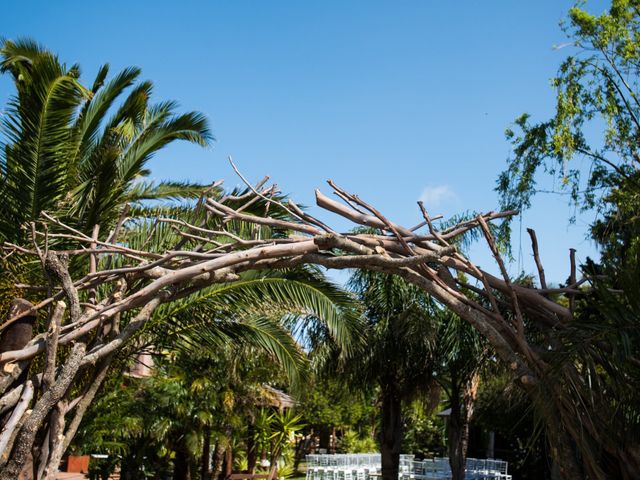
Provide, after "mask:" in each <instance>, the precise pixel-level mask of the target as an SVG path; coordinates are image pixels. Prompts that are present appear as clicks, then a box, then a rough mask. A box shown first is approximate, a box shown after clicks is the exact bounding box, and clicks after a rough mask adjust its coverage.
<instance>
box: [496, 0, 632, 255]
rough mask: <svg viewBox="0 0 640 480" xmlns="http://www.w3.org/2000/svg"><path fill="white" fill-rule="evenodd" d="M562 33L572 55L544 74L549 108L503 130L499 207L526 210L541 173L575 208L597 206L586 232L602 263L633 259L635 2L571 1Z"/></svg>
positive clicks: (621, 0) (536, 189)
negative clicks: (597, 4)
mask: <svg viewBox="0 0 640 480" xmlns="http://www.w3.org/2000/svg"><path fill="white" fill-rule="evenodd" d="M565 31H566V33H567V35H568V36H569V37H570V39H571V43H570V44H569V45H568V48H571V49H572V53H571V54H570V55H569V56H568V57H567V58H566V59H565V60H564V61H563V62H562V64H561V66H560V69H559V70H558V74H557V76H556V77H555V78H554V79H553V80H552V85H553V87H554V88H555V89H556V109H555V114H554V116H553V117H552V118H551V119H549V120H546V121H543V122H540V123H532V122H531V120H530V117H529V115H527V114H525V115H522V116H521V117H519V118H518V119H517V120H516V122H515V128H513V129H509V130H507V138H509V139H510V140H511V141H512V143H513V158H511V159H510V160H509V165H508V168H507V170H505V171H504V172H503V173H502V174H501V175H500V178H499V180H498V186H497V190H498V191H499V192H500V194H501V196H502V206H503V207H504V208H516V209H523V208H528V207H529V206H530V205H531V200H532V197H533V195H534V194H535V193H536V192H537V191H538V183H539V182H540V181H541V179H542V177H541V175H540V174H539V173H540V172H541V171H544V172H545V173H546V174H548V175H549V176H552V177H553V178H554V179H555V182H554V184H555V185H556V187H555V188H556V190H557V191H559V192H563V193H565V194H567V195H569V197H570V198H571V200H572V201H573V202H574V203H575V204H576V205H577V206H578V207H579V208H581V209H592V208H596V210H597V211H598V212H599V214H600V216H599V219H598V220H597V221H596V222H595V223H594V224H593V234H594V238H595V239H596V240H597V241H598V242H600V244H601V245H602V246H603V247H604V256H603V259H604V260H605V261H607V262H608V263H611V264H620V263H621V262H624V261H627V260H633V261H636V260H637V256H638V241H637V239H638V233H640V230H639V229H638V228H639V227H638V222H637V217H638V215H637V212H638V211H639V210H638V207H639V206H640V203H639V201H638V198H639V196H638V194H639V193H640V174H639V173H638V165H639V162H640V154H639V150H638V138H640V97H639V96H638V93H639V92H638V86H639V85H638V80H639V79H640V14H639V4H638V2H637V1H635V0H613V1H612V3H611V6H610V8H609V10H608V12H606V13H604V14H602V15H599V16H598V15H592V14H590V13H588V12H587V11H586V10H585V9H583V8H581V7H580V6H576V7H574V8H572V9H571V10H570V11H569V18H568V21H567V23H566V24H565ZM556 182H557V183H556ZM543 188H544V187H543Z"/></svg>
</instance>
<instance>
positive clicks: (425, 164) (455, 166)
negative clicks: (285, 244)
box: [0, 0, 606, 282]
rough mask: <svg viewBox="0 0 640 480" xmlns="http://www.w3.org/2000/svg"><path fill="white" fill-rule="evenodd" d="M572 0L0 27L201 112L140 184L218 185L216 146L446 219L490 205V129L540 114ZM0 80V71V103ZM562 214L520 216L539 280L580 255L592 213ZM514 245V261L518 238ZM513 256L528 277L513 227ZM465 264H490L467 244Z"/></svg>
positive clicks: (31, 9) (384, 206) (65, 18)
mask: <svg viewBox="0 0 640 480" xmlns="http://www.w3.org/2000/svg"><path fill="white" fill-rule="evenodd" d="M573 3H574V2H572V1H568V0H538V1H528V2H524V1H512V0H491V1H485V2H478V1H472V0H468V1H457V2H455V1H451V2H435V1H427V0H423V1H402V2H398V1H390V0H389V1H385V2H382V1H372V0H367V1H365V0H362V1H337V0H336V1H326V0H325V1H316V2H309V1H305V2H300V1H268V2H267V1H264V2H257V1H240V0H235V1H230V0H229V1H180V2H178V1H171V2H169V1H162V0H155V1H133V0H129V1H127V2H124V1H109V2H86V1H76V2H71V1H55V2H54V1H28V0H23V1H20V2H18V1H13V2H7V3H6V4H4V5H3V9H2V11H3V14H2V16H1V17H0V35H2V36H4V37H6V38H16V37H19V36H30V37H32V38H34V39H36V40H37V41H39V42H41V43H43V44H45V45H46V46H48V47H49V48H50V49H52V50H54V51H56V52H57V53H58V54H59V55H60V57H61V58H62V59H63V60H64V61H66V62H68V63H74V62H78V63H80V64H81V66H82V69H83V77H84V78H85V79H86V81H87V83H89V81H90V80H91V79H92V77H93V75H94V74H95V72H96V70H97V68H98V66H99V65H100V64H102V63H105V62H108V63H110V64H111V65H112V68H113V70H112V71H114V72H115V71H116V70H117V69H120V68H123V67H125V66H129V65H137V66H139V67H141V68H142V70H143V75H144V77H145V78H149V79H151V80H153V81H154V83H155V86H156V88H155V94H156V99H157V100H166V99H175V100H178V101H179V102H180V104H181V105H182V107H183V108H184V109H185V110H187V109H188V110H200V111H202V112H204V113H205V114H206V115H207V116H208V117H209V118H210V120H211V124H212V127H213V131H214V134H215V136H216V139H217V141H216V143H215V145H214V147H213V148H212V149H211V150H202V149H198V148H196V147H193V146H188V145H179V146H175V147H172V148H170V149H168V150H167V151H166V152H163V154H162V155H159V156H158V157H156V158H155V159H154V160H153V161H152V163H151V168H152V171H153V177H154V178H157V179H168V178H171V179H191V180H198V181H203V182H204V181H210V180H214V179H218V178H225V179H226V185H228V186H233V185H235V184H237V183H239V182H238V180H237V178H235V177H234V174H233V172H232V170H231V169H230V167H229V165H228V164H227V163H226V158H227V156H229V155H232V156H233V157H234V159H235V161H236V162H237V163H238V165H239V166H240V168H241V170H243V172H244V173H245V174H246V175H247V176H248V177H249V178H251V179H254V180H257V179H259V178H262V176H264V175H266V174H268V175H270V176H271V177H272V178H273V179H274V180H275V181H276V182H277V183H278V184H279V185H280V186H281V187H282V190H283V191H285V192H286V193H290V194H291V195H292V196H293V197H294V198H295V199H296V200H298V201H299V203H303V204H306V205H311V204H312V203H313V189H314V188H316V187H321V188H322V189H323V190H324V191H325V192H327V191H328V188H327V187H326V186H325V184H324V181H325V180H326V179H327V178H332V179H334V180H335V181H336V182H337V183H338V184H340V185H342V186H344V187H346V188H347V189H349V190H351V191H353V192H356V193H358V194H359V195H360V196H361V197H362V198H364V199H365V200H367V201H369V202H371V203H373V204H374V205H376V206H377V207H379V209H380V210H382V211H383V213H385V214H386V215H387V216H389V217H390V218H392V219H394V220H395V221H397V222H398V223H402V224H406V225H409V224H410V225H413V224H415V223H417V222H418V221H419V220H420V215H419V212H418V210H417V208H416V203H415V202H416V200H417V199H418V198H420V197H423V198H424V199H425V200H426V204H427V207H428V208H429V209H430V211H431V212H433V213H443V214H445V215H450V214H454V213H457V212H461V211H464V210H491V209H496V208H497V206H498V198H497V195H496V194H495V192H494V191H493V189H494V186H495V179H496V178H497V175H498V174H499V172H500V171H501V170H502V169H503V168H504V166H505V162H506V159H507V157H508V156H509V144H508V143H507V142H506V141H505V139H504V130H505V128H506V127H507V126H509V124H510V123H511V122H512V121H513V119H514V118H515V117H516V116H518V115H519V114H520V113H522V112H524V111H527V112H529V113H531V114H532V115H533V117H534V119H539V120H542V119H546V118H547V117H548V116H549V115H550V114H551V112H552V109H553V90H552V89H551V88H550V86H549V79H550V78H551V77H552V76H553V75H554V74H555V72H556V69H557V67H558V65H559V63H560V61H561V60H562V59H563V58H564V56H565V55H566V54H567V53H568V52H566V51H565V50H559V51H557V50H554V49H553V48H552V47H553V45H557V44H561V43H563V42H564V41H565V40H566V39H565V37H564V34H563V33H562V31H561V29H560V28H559V22H560V20H561V19H562V18H564V16H565V14H566V12H567V10H568V8H569V7H571V5H572V4H573ZM605 7H606V2H603V1H591V2H589V3H588V8H589V9H590V10H591V11H593V12H597V13H600V12H602V11H603V9H604V8H605ZM10 88H11V84H10V82H9V81H8V79H6V78H0V101H2V103H3V104H4V102H5V100H6V98H7V96H8V95H9V94H10ZM572 213H573V211H572V210H571V209H570V208H569V206H568V205H567V203H566V199H565V198H563V197H559V196H554V195H547V196H542V195H540V196H538V197H537V199H536V201H535V208H534V209H532V210H531V211H528V212H526V213H525V214H524V215H523V216H522V226H523V231H524V228H525V227H533V228H535V229H536V230H537V232H538V236H539V238H540V246H541V254H542V257H543V261H544V263H545V266H546V270H547V277H548V278H549V279H550V280H552V281H555V282H558V281H563V280H564V279H565V278H566V276H567V273H568V249H569V247H575V248H577V249H578V258H579V259H582V260H584V259H585V258H586V256H587V255H591V256H593V255H595V250H594V246H593V245H592V244H591V243H590V242H589V241H587V240H585V235H586V227H587V225H588V224H589V222H590V221H591V220H592V218H593V215H592V214H591V215H589V214H587V215H583V216H578V221H577V223H576V224H575V225H569V223H568V218H569V216H570V215H571V214H572ZM334 224H336V223H335V222H334ZM337 225H339V226H342V227H343V228H346V227H347V225H345V224H343V223H340V222H338V223H337ZM516 230H517V228H516ZM513 240H514V253H515V254H516V257H518V252H519V250H520V237H519V235H518V232H517V231H516V234H515V236H514V239H513ZM522 252H523V255H522V258H521V262H522V266H523V267H524V269H525V270H527V271H533V264H532V262H531V258H530V257H531V256H530V249H529V243H528V237H526V233H525V234H524V235H523V237H522ZM472 258H474V259H475V260H476V261H477V263H480V264H481V265H482V266H485V267H488V266H489V265H490V264H491V263H492V262H491V260H490V258H489V256H488V255H487V253H486V251H485V248H484V247H483V246H477V247H475V248H474V249H473V251H472ZM517 263H518V262H516V264H515V265H513V266H512V270H511V271H512V272H514V273H515V272H516V271H517V268H518V264H517Z"/></svg>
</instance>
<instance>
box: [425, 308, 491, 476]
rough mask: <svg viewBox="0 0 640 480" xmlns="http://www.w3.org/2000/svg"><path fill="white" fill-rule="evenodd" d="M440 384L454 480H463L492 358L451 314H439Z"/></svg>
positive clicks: (476, 336) (475, 334) (478, 338)
mask: <svg viewBox="0 0 640 480" xmlns="http://www.w3.org/2000/svg"><path fill="white" fill-rule="evenodd" d="M440 316H441V320H442V324H441V330H440V332H439V335H438V337H439V341H438V350H439V351H438V355H437V356H438V358H439V359H441V362H442V363H441V367H440V372H439V375H438V383H439V384H440V385H441V386H442V388H443V389H444V391H445V392H446V394H447V397H448V400H449V406H450V408H451V413H450V415H449V425H448V427H449V428H448V435H447V436H448V442H447V443H448V450H449V463H450V465H451V472H452V478H453V480H464V476H465V463H466V456H467V445H468V441H469V423H470V421H471V417H472V416H473V411H474V406H475V400H476V397H477V393H478V385H479V381H480V371H481V369H482V368H483V367H484V365H485V362H486V360H487V359H488V358H489V355H488V351H489V350H488V348H487V346H486V342H484V341H483V339H482V337H481V336H480V334H479V333H478V332H477V331H476V330H475V329H474V328H473V327H472V326H471V325H469V324H468V323H467V322H465V321H464V320H462V319H461V318H459V317H458V316H457V315H455V314H453V313H451V312H450V311H448V310H442V311H441V313H440Z"/></svg>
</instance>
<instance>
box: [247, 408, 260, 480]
mask: <svg viewBox="0 0 640 480" xmlns="http://www.w3.org/2000/svg"><path fill="white" fill-rule="evenodd" d="M255 433H256V428H255V425H254V423H253V418H252V419H250V420H249V426H248V428H247V472H248V473H251V474H253V473H255V471H256V464H257V463H258V452H257V451H256V441H255V438H254V436H255Z"/></svg>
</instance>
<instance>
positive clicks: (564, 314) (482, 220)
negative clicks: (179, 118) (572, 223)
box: [0, 181, 628, 480]
mask: <svg viewBox="0 0 640 480" xmlns="http://www.w3.org/2000/svg"><path fill="white" fill-rule="evenodd" d="M264 184H265V182H264V181H262V182H260V184H259V185H257V186H255V187H251V188H250V190H249V192H248V193H247V194H245V195H242V196H241V197H240V196H237V197H231V196H227V197H223V198H221V199H215V198H208V199H206V200H205V201H203V202H202V203H201V204H200V205H199V207H198V208H205V209H206V211H207V216H206V218H207V219H209V220H212V219H215V221H210V222H207V221H205V222H203V223H201V224H198V225H192V224H189V223H187V222H185V221H183V220H176V219H170V218H166V219H165V218H159V219H157V222H160V223H168V224H171V226H172V227H173V228H174V229H175V230H176V231H177V232H178V233H179V234H180V236H181V238H182V240H181V241H180V242H178V244H177V245H176V246H175V248H174V249H172V250H167V251H164V252H151V251H145V250H136V249H134V248H131V247H130V246H127V245H125V244H122V243H118V242H117V241H116V239H115V238H114V235H113V234H111V235H107V236H105V237H104V240H101V239H100V238H99V236H98V233H99V229H97V228H96V229H95V230H94V234H93V235H92V236H87V235H85V234H83V233H81V232H79V231H76V230H74V229H73V228H71V227H68V226H66V225H64V224H62V223H61V222H60V221H58V220H57V219H55V218H51V217H49V216H47V215H46V214H43V223H42V227H43V228H40V231H36V229H35V228H34V238H35V239H36V242H35V244H34V247H33V248H32V249H31V248H25V247H23V246H16V245H4V250H5V253H6V254H12V255H16V256H33V257H34V258H39V259H40V261H41V263H42V265H43V268H44V270H45V273H46V276H47V278H49V280H50V282H51V284H52V285H53V290H51V292H52V295H51V296H50V297H48V298H46V299H44V300H41V301H39V302H38V303H37V304H35V305H33V306H32V307H31V308H26V309H25V308H24V306H23V308H22V309H21V310H20V312H19V313H17V314H14V315H12V316H11V318H8V319H6V320H5V321H4V323H3V324H2V325H0V331H2V335H3V337H6V336H10V332H11V329H12V328H14V327H15V326H16V325H19V324H20V323H21V319H23V318H25V317H28V316H31V317H33V316H34V315H36V314H39V313H40V312H49V313H48V320H47V329H46V331H45V332H43V333H41V334H38V335H36V336H35V337H33V338H31V339H30V340H28V342H26V344H24V345H23V346H22V347H21V348H18V349H13V350H6V351H2V353H0V366H1V367H2V371H3V372H4V376H3V377H1V378H0V411H1V412H2V417H1V419H2V421H3V430H2V432H1V433H0V447H2V451H1V452H0V464H1V465H2V468H1V471H0V479H7V480H8V479H14V478H17V477H18V474H20V472H21V471H23V470H24V469H25V468H27V467H26V466H28V465H31V464H33V465H34V466H33V467H28V468H32V469H33V472H35V474H34V476H37V477H38V478H53V477H52V475H54V473H55V470H56V469H55V467H56V466H57V462H58V461H59V459H60V457H61V456H62V454H63V451H64V449H65V448H67V447H68V445H69V443H70V441H71V439H72V438H73V435H74V434H75V432H76V430H77V428H78V425H79V423H80V420H81V419H82V416H83V414H84V412H85V411H86V409H87V408H88V406H89V405H90V403H91V401H92V399H93V398H94V396H95V395H96V393H97V391H98V390H99V387H100V384H101V383H102V381H103V380H104V378H105V375H106V372H107V371H108V369H109V365H110V364H111V361H112V359H113V358H114V356H115V355H116V354H117V353H118V351H119V350H120V349H122V348H123V346H124V345H125V344H126V343H127V341H129V340H130V339H131V338H132V337H134V335H136V334H137V333H138V332H139V330H140V329H141V328H142V327H143V326H144V325H145V324H146V323H147V322H148V321H149V319H150V318H151V317H152V315H153V314H154V311H155V310H156V309H157V308H158V307H159V306H160V305H162V304H164V303H168V302H172V301H174V300H177V299H181V298H184V297H187V296H189V295H191V294H193V293H195V292H197V291H199V290H201V289H202V288H205V287H207V286H210V285H212V284H215V283H225V282H233V281H234V280H236V279H238V276H239V275H240V274H241V273H242V272H245V271H249V270H257V269H260V270H264V269H279V268H288V267H293V266H296V265H300V264H316V265H321V266H324V267H327V268H336V269H344V268H362V269H368V270H374V271H377V272H384V273H389V274H395V275H399V276H401V277H403V278H404V279H406V280H407V281H409V282H411V283H413V284H415V285H417V286H419V287H420V288H422V289H424V290H425V291H426V292H428V293H429V294H430V295H432V296H433V297H434V298H436V299H437V300H438V301H439V302H440V303H441V304H442V305H443V306H444V307H446V308H449V309H451V310H452V311H453V312H455V313H456V314H458V315H459V316H460V317H461V318H463V319H464V320H466V321H468V322H469V323H470V324H471V325H473V326H474V328H476V329H477V330H478V331H479V332H481V333H482V334H483V335H484V336H485V337H486V338H487V340H488V341H489V342H490V344H491V345H492V347H493V349H494V350H495V352H496V355H497V356H498V357H499V358H500V359H501V360H502V361H504V362H505V363H506V364H507V365H509V367H510V369H511V370H512V371H513V373H514V378H515V379H516V382H517V383H518V384H519V385H520V386H521V387H522V388H524V389H525V390H526V391H527V392H528V393H529V394H530V395H531V397H532V398H533V399H534V401H536V402H539V403H540V404H541V405H544V409H546V410H545V413H546V415H547V420H548V422H547V423H548V426H549V429H550V431H551V434H552V436H555V437H556V444H555V445H556V452H555V453H556V457H557V458H558V460H559V461H560V462H562V464H563V465H564V466H565V467H564V468H565V470H566V472H565V473H566V474H567V475H572V474H574V473H575V470H576V469H578V468H583V467H582V466H580V465H578V458H577V457H576V455H575V448H574V447H575V446H576V445H577V446H578V448H579V449H582V450H581V452H582V454H583V458H584V457H586V456H588V455H585V453H586V452H588V450H585V449H588V448H589V446H590V445H591V443H592V442H594V441H598V440H599V437H598V435H599V431H598V424H597V420H592V418H593V417H590V418H589V419H587V420H584V419H583V423H578V422H577V421H576V419H575V418H574V421H573V422H571V421H569V419H570V418H572V416H573V415H575V409H576V405H575V403H576V399H575V398H571V397H568V396H567V395H566V392H565V391H564V390H563V385H562V382H558V385H557V389H555V390H554V387H553V385H551V386H550V385H549V382H547V381H546V379H547V377H548V375H549V370H550V366H549V364H548V363H547V362H546V361H545V358H544V357H545V355H544V354H545V349H544V348H540V345H536V344H535V343H532V342H530V341H529V339H528V334H529V331H530V330H531V328H535V329H536V330H537V331H539V332H543V333H544V332H553V331H559V330H562V329H563V328H566V326H567V325H568V324H569V323H570V322H571V320H572V312H571V310H570V309H569V308H567V307H565V306H564V305H562V304H560V303H557V302H555V301H554V300H552V299H551V297H550V294H551V293H553V294H556V296H557V295H561V294H566V295H570V296H571V298H573V296H575V295H576V294H579V293H580V290H579V287H580V285H581V284H582V283H583V282H584V280H581V281H575V282H574V284H573V285H569V286H567V287H566V288H560V289H553V290H550V289H547V288H542V289H538V288H533V287H527V286H522V285H517V284H515V283H514V282H513V281H512V280H511V279H510V278H509V276H508V274H507V271H506V269H505V267H504V263H503V261H502V259H501V257H500V253H499V249H498V248H497V246H496V242H495V240H494V238H493V235H492V233H491V229H490V227H489V225H490V224H491V222H493V221H496V220H500V219H502V218H505V217H508V216H511V215H514V214H515V213H516V212H513V211H511V212H489V213H486V214H483V215H478V216H477V217H475V218H472V219H469V220H466V221H463V222H460V223H458V224H456V225H454V226H450V227H448V228H445V229H441V230H438V229H437V228H436V227H435V225H434V219H433V218H432V217H430V215H429V213H428V212H427V211H426V210H425V208H424V206H423V205H421V204H420V205H419V212H420V213H421V215H422V217H423V221H422V222H421V223H420V224H419V225H418V226H417V227H414V228H406V227H403V226H401V225H398V224H396V223H394V222H393V221H392V220H390V219H389V218H387V217H385V216H384V215H383V214H382V213H381V212H380V211H379V210H378V209H377V208H374V207H373V206H371V205H369V204H368V203H366V202H365V201H363V200H362V199H360V198H359V197H358V196H356V195H354V194H351V193H349V192H347V191H345V190H343V189H341V188H340V187H338V186H337V185H335V184H334V183H333V182H331V181H330V182H329V185H330V187H331V188H332V190H333V194H334V195H335V197H336V198H337V199H333V198H330V197H328V196H326V195H324V194H323V193H321V192H320V191H316V203H317V205H318V207H320V208H321V209H323V210H325V211H327V212H331V213H332V214H335V215H337V216H339V217H342V218H343V219H346V220H348V221H350V222H351V223H353V225H354V226H366V227H372V228H373V229H375V230H370V231H377V232H378V233H353V232H344V233H339V232H336V231H335V230H334V229H332V228H331V227H329V226H327V225H326V224H325V223H324V222H322V221H320V220H318V219H317V218H315V217H313V216H312V215H310V214H309V213H307V212H303V211H302V210H301V209H300V208H298V206H297V205H296V204H295V203H293V202H292V201H289V202H288V203H287V204H282V203H280V202H279V201H278V200H276V199H275V196H274V195H273V194H274V191H275V188H274V187H270V186H265V185H264ZM258 200H261V201H266V202H272V203H273V204H275V206H274V208H275V207H276V206H277V208H279V209H281V210H282V209H283V210H285V211H287V212H288V213H289V215H288V216H287V218H289V219H288V220H285V219H283V218H276V217H275V216H263V217H257V216H253V215H250V214H248V213H246V212H245V207H246V206H247V205H250V204H251V203H253V202H255V201H258ZM231 205H235V206H234V207H232V206H231ZM238 205H241V206H240V207H238ZM235 221H242V222H246V223H249V224H254V225H256V226H260V227H268V231H270V232H273V235H272V236H271V238H262V235H261V234H256V235H253V236H251V237H250V238H241V237H240V236H238V235H237V234H236V233H235V232H234V231H233V230H232V229H230V228H229V229H227V228H225V225H230V224H231V223H232V222H235ZM473 229H479V230H480V231H481V232H482V236H484V239H485V240H486V242H487V244H488V246H489V248H490V249H491V251H492V253H493V255H494V258H495V260H496V263H497V265H498V266H499V270H500V272H501V275H500V276H496V275H492V274H490V273H488V272H486V271H485V270H483V269H481V268H478V267H477V266H476V265H474V264H473V263H472V261H471V260H469V259H468V258H467V257H465V256H464V255H463V254H461V253H460V252H459V251H458V250H457V249H456V247H455V242H456V240H457V239H458V238H460V237H461V236H463V235H465V234H466V233H468V232H469V231H471V230H473ZM54 231H55V232H56V233H51V232H54ZM260 231H262V230H261V229H260V228H256V229H255V232H260ZM61 239H62V240H64V241H65V242H66V244H67V245H69V244H71V243H73V244H75V246H74V247H73V248H68V249H66V250H55V249H51V246H50V245H52V244H53V242H54V240H61ZM535 253H536V260H537V261H538V256H537V255H538V254H537V251H536V252H535ZM77 258H80V259H83V258H84V259H85V260H83V261H85V262H86V263H87V265H89V268H88V269H87V273H86V274H85V275H84V276H82V278H77V279H72V278H71V276H70V274H69V270H68V268H67V265H68V263H69V261H70V259H72V260H74V261H80V260H77ZM98 258H99V259H100V261H97V259H98ZM116 258H117V259H118V261H117V262H116V261H115V260H114V259H116ZM112 260H114V261H112ZM101 265H102V266H104V267H105V268H103V269H100V266H101ZM113 265H117V267H114V266H113ZM538 265H539V268H540V269H541V268H542V267H541V264H540V263H539V262H538ZM21 287H22V288H24V289H25V292H29V291H32V290H36V291H37V290H38V289H39V288H40V289H42V288H45V287H43V286H27V285H22V286H21ZM545 287H546V286H545ZM25 296H26V294H25ZM125 318H126V319H127V320H126V321H124V320H123V319H125ZM548 348H552V346H551V345H550V346H548ZM60 352H64V355H62V354H61V353H60ZM38 358H41V359H44V360H43V361H39V362H35V360H36V359H38ZM36 364H37V365H43V367H42V368H43V370H42V371H38V370H37V369H35V367H34V368H31V367H32V366H35V365H36ZM555 375H558V372H555ZM560 375H565V376H566V377H567V378H566V379H565V380H567V381H574V380H575V379H576V376H575V375H574V372H572V370H571V369H570V368H567V369H566V371H563V372H561V374H560ZM34 389H35V394H34ZM541 395H543V396H548V395H551V400H552V401H551V402H549V401H547V402H540V397H541ZM545 400H549V398H546V399H545ZM25 405H28V406H29V407H30V408H26V407H25ZM554 422H555V423H554ZM585 438H586V440H585ZM624 453H625V454H627V453H628V452H624ZM585 462H587V460H585ZM587 467H588V468H591V469H590V470H589V471H590V472H591V474H592V475H593V474H594V472H595V473H596V474H598V475H599V474H600V473H601V470H600V469H599V467H598V465H597V464H594V465H591V466H590V465H587ZM594 478H598V477H594Z"/></svg>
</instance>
